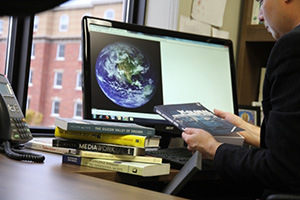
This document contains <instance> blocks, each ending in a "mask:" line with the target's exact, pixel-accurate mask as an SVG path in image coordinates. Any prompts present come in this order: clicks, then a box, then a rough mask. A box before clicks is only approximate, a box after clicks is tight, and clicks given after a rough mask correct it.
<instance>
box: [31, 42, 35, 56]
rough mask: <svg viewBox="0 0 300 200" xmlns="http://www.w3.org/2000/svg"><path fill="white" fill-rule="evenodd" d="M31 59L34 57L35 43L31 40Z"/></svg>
mask: <svg viewBox="0 0 300 200" xmlns="http://www.w3.org/2000/svg"><path fill="white" fill-rule="evenodd" d="M31 59H35V43H33V42H32V46H31Z"/></svg>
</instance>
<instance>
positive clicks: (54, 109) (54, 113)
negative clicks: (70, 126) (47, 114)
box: [51, 97, 60, 116]
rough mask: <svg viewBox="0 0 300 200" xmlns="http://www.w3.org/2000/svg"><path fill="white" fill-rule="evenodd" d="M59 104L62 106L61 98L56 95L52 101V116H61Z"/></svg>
mask: <svg viewBox="0 0 300 200" xmlns="http://www.w3.org/2000/svg"><path fill="white" fill-rule="evenodd" d="M59 106H60V100H59V99H58V98H57V97H56V98H55V99H53V101H52V111H51V115H52V116H59Z"/></svg>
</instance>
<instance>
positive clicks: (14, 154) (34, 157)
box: [0, 140, 45, 163]
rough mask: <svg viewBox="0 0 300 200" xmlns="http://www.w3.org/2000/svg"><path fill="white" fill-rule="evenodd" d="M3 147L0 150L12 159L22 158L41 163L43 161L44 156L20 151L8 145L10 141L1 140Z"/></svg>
mask: <svg viewBox="0 0 300 200" xmlns="http://www.w3.org/2000/svg"><path fill="white" fill-rule="evenodd" d="M3 146H4V148H1V149H0V150H1V151H2V152H4V153H5V155H6V156H7V157H9V158H11V159H14V160H24V161H32V162H37V163H41V162H44V160H45V157H44V156H43V155H41V154H35V153H30V152H26V151H21V150H17V149H12V148H11V147H10V142H9V141H7V140H4V141H3Z"/></svg>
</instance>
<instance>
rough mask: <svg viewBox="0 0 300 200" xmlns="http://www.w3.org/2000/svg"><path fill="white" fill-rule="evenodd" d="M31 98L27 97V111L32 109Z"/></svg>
mask: <svg viewBox="0 0 300 200" xmlns="http://www.w3.org/2000/svg"><path fill="white" fill-rule="evenodd" d="M30 98H31V97H27V102H26V110H28V109H29V108H30Z"/></svg>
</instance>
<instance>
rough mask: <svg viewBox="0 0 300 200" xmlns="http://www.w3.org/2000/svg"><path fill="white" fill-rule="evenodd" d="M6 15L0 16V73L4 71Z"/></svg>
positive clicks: (7, 21)
mask: <svg viewBox="0 0 300 200" xmlns="http://www.w3.org/2000/svg"><path fill="white" fill-rule="evenodd" d="M8 24H9V18H8V17H0V73H1V74H4V72H5V61H6V46H7V45H6V44H7V38H8Z"/></svg>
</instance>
